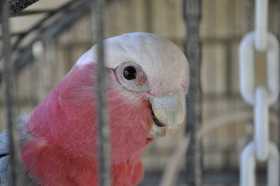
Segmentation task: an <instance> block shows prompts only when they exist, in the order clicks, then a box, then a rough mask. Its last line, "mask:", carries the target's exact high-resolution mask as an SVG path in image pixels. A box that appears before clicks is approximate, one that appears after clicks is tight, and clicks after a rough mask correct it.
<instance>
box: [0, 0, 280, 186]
mask: <svg viewBox="0 0 280 186" xmlns="http://www.w3.org/2000/svg"><path fill="white" fill-rule="evenodd" d="M89 7H90V6H89V1H86V0H80V1H75V0H40V1H38V2H36V3H34V4H32V5H31V6H28V8H27V9H25V10H24V11H23V12H22V13H19V14H17V15H16V16H12V17H11V18H10V21H11V32H12V41H13V45H12V46H13V47H14V48H13V53H14V55H13V60H14V61H15V62H16V69H17V70H16V101H15V103H16V113H17V116H19V117H24V116H25V115H26V114H28V113H30V112H31V111H32V109H33V108H34V107H35V106H36V105H37V104H38V103H39V102H40V101H41V100H42V99H43V98H44V97H45V96H46V95H47V94H48V92H49V91H50V90H51V89H52V88H54V86H55V85H56V84H57V83H58V82H59V81H60V80H61V79H62V78H63V76H64V75H65V74H66V73H67V72H68V71H69V70H70V69H71V67H72V65H73V64H74V63H75V61H76V60H77V59H78V58H79V56H80V55H81V54H83V53H84V52H85V51H87V50H88V49H89V48H90V47H91V46H92V27H93V25H92V24H91V22H92V19H91V16H90V8H89ZM183 7H184V6H183V1H182V0H108V1H107V3H106V11H105V15H106V18H105V28H106V37H109V36H113V35H119V34H122V33H127V32H135V31H143V32H152V33H156V34H158V35H161V36H164V37H166V38H168V39H170V40H172V41H173V42H175V43H176V44H177V45H178V46H180V47H181V48H182V50H184V46H185V42H186V38H188V36H189V37H192V36H191V34H192V33H187V31H188V28H187V26H186V23H185V21H186V20H188V19H184V9H183ZM186 14H188V12H185V15H186ZM279 20H280V0H270V1H269V30H270V31H271V32H273V33H275V34H276V35H277V36H279V34H280V21H279ZM197 24H198V25H200V35H199V36H200V37H199V42H200V43H201V45H200V46H201V59H202V62H201V69H200V73H201V74H200V77H201V89H202V99H201V100H200V101H201V102H200V103H201V104H200V105H201V109H198V111H199V112H200V113H199V114H201V117H202V119H201V123H199V125H201V128H202V129H205V130H206V129H207V132H205V133H202V135H201V138H200V140H201V148H200V149H201V151H200V152H201V165H199V166H201V168H200V169H201V170H202V173H203V174H202V175H203V182H205V183H206V184H208V185H228V186H229V185H237V183H238V170H239V155H240V153H241V151H242V149H243V148H244V146H245V145H246V143H247V142H248V141H250V140H251V139H252V132H253V128H252V121H253V113H252V108H251V107H250V106H248V105H247V104H246V103H244V101H243V99H242V98H241V96H240V93H239V68H238V63H239V61H238V47H239V43H240V40H241V38H242V37H243V36H244V35H245V34H246V33H247V32H249V31H252V30H253V28H254V1H253V0H203V1H202V5H201V22H200V23H199V22H197ZM93 30H94V29H93ZM0 38H1V36H0ZM0 44H1V45H2V42H1V41H0ZM194 47H197V46H196V45H194ZM194 50H196V49H195V48H194ZM1 56H2V54H1ZM1 68H2V62H1V67H0V69H1ZM265 74H266V73H265V68H262V67H261V68H258V70H257V77H258V78H260V79H261V78H262V77H264V76H265ZM1 81H2V80H1ZM1 85H2V83H1ZM1 91H3V88H1ZM3 102H4V100H3V98H2V97H1V99H0V126H1V127H2V128H3V127H4V126H5V123H4V121H5V119H4V103H3ZM278 108H279V103H278V104H277V105H274V106H273V107H272V108H271V109H270V131H271V139H272V140H273V141H274V142H276V143H277V144H280V143H279V142H280V141H279V139H280V127H279V122H280V120H279V114H278V113H279V111H278V110H279V109H278ZM187 132H189V131H187ZM184 134H185V131H184V130H182V131H181V133H176V134H171V135H169V136H168V137H165V138H162V139H159V140H157V141H155V143H153V144H152V145H151V146H150V147H149V148H148V149H147V151H146V153H145V156H144V157H143V160H144V163H145V180H144V181H143V183H142V186H157V185H159V184H160V182H161V179H162V175H163V173H164V171H165V170H166V167H168V163H169V162H170V159H172V158H173V159H174V157H175V155H174V154H176V153H179V154H180V152H182V150H180V148H182V147H181V146H180V144H181V145H182V143H181V142H182V140H186V138H185V137H184ZM178 144H179V145H178ZM184 145H185V144H183V146H184ZM191 145H193V144H192V143H190V144H189V146H191ZM183 149H184V148H183ZM189 149H190V150H191V149H192V148H189ZM182 154H183V155H182ZM182 154H181V155H179V158H178V157H177V158H176V157H175V159H176V161H177V162H179V165H180V166H179V168H180V170H181V171H179V172H180V174H179V178H178V179H176V180H177V181H176V183H174V185H182V186H183V185H187V183H188V178H187V177H188V175H187V174H188V172H191V171H192V166H193V165H190V166H188V165H189V162H186V161H185V159H186V158H185V157H186V155H185V153H184V150H183V153H182ZM188 168H189V170H188V171H186V172H185V171H184V170H186V169H188ZM190 175H192V173H190ZM170 186H173V185H170Z"/></svg>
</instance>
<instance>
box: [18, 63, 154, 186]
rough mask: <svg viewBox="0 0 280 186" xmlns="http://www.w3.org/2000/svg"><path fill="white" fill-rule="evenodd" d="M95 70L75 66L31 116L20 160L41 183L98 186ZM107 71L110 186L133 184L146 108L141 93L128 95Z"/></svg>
mask: <svg viewBox="0 0 280 186" xmlns="http://www.w3.org/2000/svg"><path fill="white" fill-rule="evenodd" d="M95 69H96V66H95V64H93V63H90V64H87V65H84V66H82V67H74V68H73V69H72V71H71V72H69V74H67V76H66V77H65V78H64V80H62V81H61V82H60V83H59V84H58V86H57V87H56V88H55V89H54V90H53V91H52V92H51V93H50V94H49V95H48V96H47V97H46V98H45V99H44V101H43V102H42V103H41V104H40V105H39V106H37V108H36V109H35V110H34V111H33V113H32V115H31V119H30V120H29V122H28V124H27V128H28V129H27V130H28V131H29V132H30V134H31V136H32V138H31V139H29V140H28V141H27V142H26V144H25V145H24V147H23V150H22V159H23V161H24V164H25V167H26V169H27V170H28V171H29V172H30V173H31V175H32V176H34V177H35V178H36V180H38V182H39V183H40V184H41V185H43V186H74V185H75V186H77V185H79V186H97V179H98V172H97V163H98V162H97V160H96V108H95V103H96V97H95V90H94V89H95V87H96V81H95V78H94V77H95ZM108 74H109V80H108V82H110V84H109V85H108V90H107V98H108V99H107V102H108V114H109V124H110V129H111V147H112V154H111V157H112V178H113V185H114V186H133V185H137V184H138V183H139V182H140V180H141V178H142V176H143V168H142V163H141V161H140V159H139V158H140V156H141V154H142V152H143V150H144V148H145V147H146V146H147V144H148V143H149V142H150V140H149V130H150V127H151V126H150V125H151V123H152V116H151V110H150V108H149V105H148V102H147V100H145V99H143V98H142V97H141V96H139V97H137V98H135V99H134V100H131V99H128V98H127V96H126V95H125V94H124V93H123V90H122V88H121V87H120V86H119V85H118V84H117V83H116V81H115V77H114V74H113V71H112V70H108Z"/></svg>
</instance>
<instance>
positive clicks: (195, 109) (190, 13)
mask: <svg viewBox="0 0 280 186" xmlns="http://www.w3.org/2000/svg"><path fill="white" fill-rule="evenodd" d="M201 6H202V0H184V6H183V8H184V10H183V13H184V19H185V26H186V32H187V39H186V43H185V53H186V55H187V57H188V59H189V63H190V77H191V79H190V87H189V93H188V96H187V108H188V109H187V116H188V117H187V127H186V133H187V134H188V135H190V147H189V150H188V152H187V154H186V162H187V167H188V168H187V169H186V173H187V182H188V183H190V185H191V186H201V185H202V170H203V168H202V156H201V150H202V148H201V142H200V141H199V139H198V131H199V130H200V127H201V123H202V105H201V104H202V92H201V81H200V71H201V59H202V58H201V43H200V36H199V33H200V21H201V14H202V12H201V11H202V9H201V8H202V7H201Z"/></svg>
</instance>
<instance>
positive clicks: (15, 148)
mask: <svg viewBox="0 0 280 186" xmlns="http://www.w3.org/2000/svg"><path fill="white" fill-rule="evenodd" d="M0 5H1V6H0V8H1V18H2V19H1V23H2V25H1V28H2V35H3V40H2V41H3V50H2V51H3V58H4V61H3V80H4V89H5V91H4V99H5V108H6V110H5V111H6V113H5V116H6V128H7V132H8V139H7V141H8V149H9V156H10V157H9V165H10V166H9V167H10V177H9V185H11V186H17V185H24V182H23V181H24V180H23V174H22V173H21V170H22V169H21V167H20V160H19V145H18V141H17V136H16V126H15V119H14V118H15V109H14V94H15V89H14V85H15V82H14V81H15V78H14V66H13V61H12V59H11V54H12V51H11V37H10V27H9V15H10V10H9V3H8V0H3V1H2V3H1V4H0Z"/></svg>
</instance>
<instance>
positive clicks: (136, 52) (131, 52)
mask: <svg viewBox="0 0 280 186" xmlns="http://www.w3.org/2000/svg"><path fill="white" fill-rule="evenodd" d="M105 48H106V50H105V54H106V57H105V59H106V67H107V68H108V69H110V70H111V71H112V73H113V78H114V80H115V81H116V83H115V87H117V88H118V89H119V90H120V92H121V94H122V95H124V96H125V97H126V99H127V100H128V101H129V102H131V103H135V104H137V103H140V102H141V103H143V101H144V102H146V103H147V105H148V109H149V110H150V114H151V118H152V125H151V128H150V134H151V136H152V137H155V136H162V135H165V133H166V130H167V129H171V128H177V127H179V126H180V125H182V124H183V122H184V119H185V110H186V108H185V95H186V93H187V91H188V85H189V66H188V61H187V59H186V57H185V55H184V54H183V52H182V51H181V50H180V49H179V48H178V47H177V46H176V45H175V44H173V43H172V42H171V41H169V40H167V39H164V38H162V37H159V36H157V35H155V34H151V33H141V32H136V33H128V34H123V35H120V36H116V37H112V38H108V39H105ZM96 51H97V46H94V47H93V48H92V50H89V51H88V52H87V53H85V54H84V55H83V56H82V57H81V58H80V60H79V61H78V62H77V63H76V65H77V66H83V65H86V64H87V63H88V62H89V61H92V60H89V59H93V61H97V52H96ZM87 59H88V60H87ZM109 100H110V98H109ZM128 114H129V112H128Z"/></svg>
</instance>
